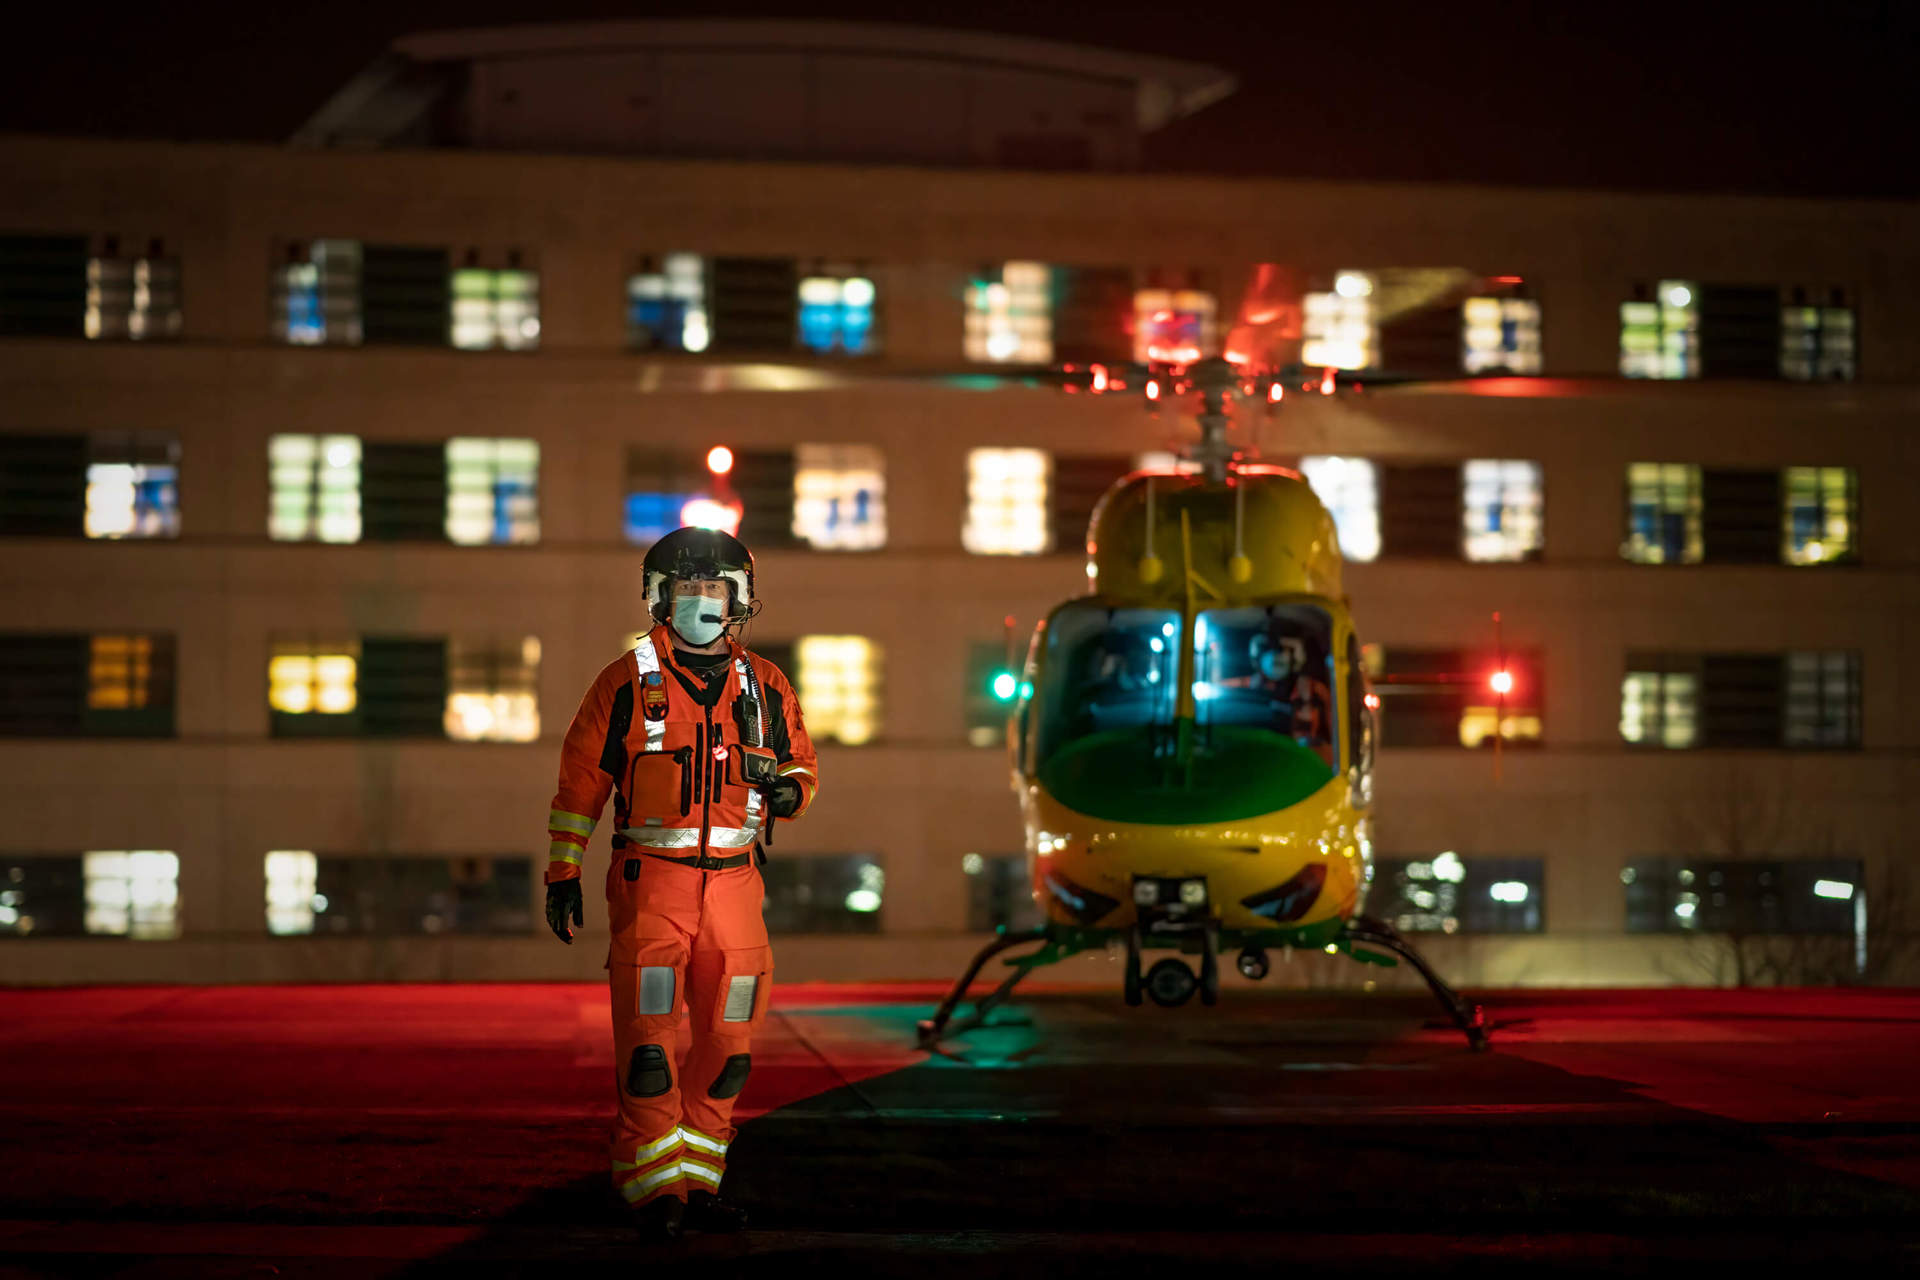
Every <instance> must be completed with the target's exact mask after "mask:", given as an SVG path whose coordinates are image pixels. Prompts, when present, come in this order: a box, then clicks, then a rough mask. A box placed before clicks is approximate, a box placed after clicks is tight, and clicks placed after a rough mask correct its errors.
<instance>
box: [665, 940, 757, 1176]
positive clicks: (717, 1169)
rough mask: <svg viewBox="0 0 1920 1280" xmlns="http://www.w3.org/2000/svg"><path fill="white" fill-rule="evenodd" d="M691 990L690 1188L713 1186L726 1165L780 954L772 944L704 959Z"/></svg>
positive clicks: (685, 1130)
mask: <svg viewBox="0 0 1920 1280" xmlns="http://www.w3.org/2000/svg"><path fill="white" fill-rule="evenodd" d="M693 967H694V972H695V974H696V975H697V980H696V981H695V983H694V987H693V989H692V991H691V992H690V993H689V994H690V996H691V1001H690V1003H689V1006H688V1007H689V1008H690V1009H691V1010H692V1012H693V1018H694V1023H693V1048H692V1050H691V1051H690V1052H689V1053H688V1054H687V1070H686V1079H685V1081H684V1088H683V1089H682V1092H681V1095H680V1097H681V1103H680V1110H681V1115H682V1125H681V1135H682V1137H683V1138H684V1139H685V1140H686V1151H685V1154H684V1156H683V1158H682V1160H681V1166H680V1167H681V1170H682V1171H683V1172H684V1173H685V1175H686V1179H687V1184H686V1185H687V1189H688V1190H690V1191H692V1190H699V1189H702V1188H704V1189H706V1190H709V1191H711V1190H714V1189H716V1188H717V1187H719V1185H720V1179H721V1177H722V1175H724V1174H725V1173H726V1169H727V1147H728V1145H729V1144H730V1143H731V1142H732V1141H733V1135H734V1124H733V1108H734V1104H735V1103H736V1102H737V1101H738V1099H739V1097H740V1094H741V1092H742V1091H743V1090H744V1089H745V1088H746V1086H747V1079H748V1077H749V1076H750V1075H751V1074H752V1071H753V1037H754V1034H755V1033H756V1032H758V1031H759V1030H760V1028H761V1026H762V1025H763V1024H764V1023H765V1021H766V1017H767V1002H768V999H769V998H770V997H771V995H772V991H773V952H772V950H771V949H770V948H767V947H748V948H745V949H742V950H738V951H722V952H720V953H719V955H718V956H717V957H711V956H698V957H696V958H695V961H694V966H693Z"/></svg>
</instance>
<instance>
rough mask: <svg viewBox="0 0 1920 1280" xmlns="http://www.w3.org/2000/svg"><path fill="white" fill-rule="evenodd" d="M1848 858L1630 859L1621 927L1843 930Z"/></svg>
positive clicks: (1852, 868) (1854, 875) (1850, 919)
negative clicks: (1623, 925)
mask: <svg viewBox="0 0 1920 1280" xmlns="http://www.w3.org/2000/svg"><path fill="white" fill-rule="evenodd" d="M1865 870H1866V869H1865V867H1864V866H1863V865H1862V864H1861V863H1860V862H1859V860H1858V859H1854V858H1790V859H1784V858H1752V857H1747V858H1731V859H1720V858H1707V857H1665V858H1636V859H1634V860H1633V861H1632V862H1630V863H1628V864H1627V865H1626V866H1625V867H1623V868H1622V869H1621V871H1620V883H1621V885H1622V886H1624V888H1625V891H1626V908H1627V932H1628V933H1732V934H1743V935H1751V934H1796V933H1797V934H1821V933H1825V934H1851V933H1852V932H1853V930H1854V910H1855V902H1854V895H1855V893H1856V892H1862V891H1864V889H1865V886H1866V879H1865Z"/></svg>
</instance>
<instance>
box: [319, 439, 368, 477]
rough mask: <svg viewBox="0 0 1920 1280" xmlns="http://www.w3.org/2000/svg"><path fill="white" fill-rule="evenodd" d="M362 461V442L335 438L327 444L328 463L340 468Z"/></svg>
mask: <svg viewBox="0 0 1920 1280" xmlns="http://www.w3.org/2000/svg"><path fill="white" fill-rule="evenodd" d="M358 461H360V442H359V441H358V440H342V439H339V438H337V437H336V438H335V439H334V440H333V441H331V442H330V443H329V444H328V445H327V465H328V466H330V467H333V468H334V469H335V470H339V469H342V468H345V467H350V466H352V465H353V464H354V463H356V462H358Z"/></svg>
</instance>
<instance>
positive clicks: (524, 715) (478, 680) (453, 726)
mask: <svg viewBox="0 0 1920 1280" xmlns="http://www.w3.org/2000/svg"><path fill="white" fill-rule="evenodd" d="M539 686H540V641H539V639H538V638H536V637H534V636H527V637H526V638H524V639H521V640H478V641H476V640H465V639H461V638H459V637H455V638H454V639H452V640H450V641H449V642H448V644H447V715H446V728H447V736H448V737H449V738H452V739H454V740H455V741H456V742H535V741H538V740H539V737H540V703H539Z"/></svg>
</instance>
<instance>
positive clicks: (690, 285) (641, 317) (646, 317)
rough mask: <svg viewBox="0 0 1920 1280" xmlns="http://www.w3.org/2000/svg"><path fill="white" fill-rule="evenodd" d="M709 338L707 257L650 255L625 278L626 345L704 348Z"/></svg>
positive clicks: (658, 348) (639, 348) (648, 348)
mask: <svg viewBox="0 0 1920 1280" xmlns="http://www.w3.org/2000/svg"><path fill="white" fill-rule="evenodd" d="M712 341H713V327H712V321H711V319H710V317H709V310H708V302H707V270H706V260H705V259H704V258H702V257H700V256H699V255H698V254H693V253H669V254H667V255H666V256H665V257H663V258H661V259H659V260H658V261H657V262H656V261H654V260H652V259H648V260H647V261H645V262H643V263H642V264H641V267H640V270H639V271H636V272H635V273H634V274H633V275H631V276H629V277H627V345H628V346H629V347H631V348H633V349H634V350H636V351H705V350H706V349H707V347H708V346H709V345H710V344H711V342H712Z"/></svg>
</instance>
